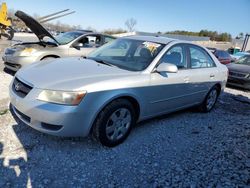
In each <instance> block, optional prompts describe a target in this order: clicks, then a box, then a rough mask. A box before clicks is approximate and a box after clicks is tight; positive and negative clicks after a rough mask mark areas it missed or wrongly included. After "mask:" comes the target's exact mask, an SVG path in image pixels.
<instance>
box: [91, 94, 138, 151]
mask: <svg viewBox="0 0 250 188" xmlns="http://www.w3.org/2000/svg"><path fill="white" fill-rule="evenodd" d="M135 121H136V119H135V111H134V108H133V105H132V104H131V103H130V102H129V101H127V100H125V99H118V100H115V101H113V102H111V103H110V104H108V105H107V106H106V107H105V108H104V109H103V110H102V111H101V112H100V113H99V115H98V117H97V119H96V121H95V124H94V127H93V136H94V138H96V139H97V140H98V141H100V142H101V144H102V145H104V146H108V147H114V146H116V145H118V144H120V143H122V142H123V141H124V140H125V139H126V138H127V137H128V135H129V133H130V131H131V128H132V127H133V125H134V124H135Z"/></svg>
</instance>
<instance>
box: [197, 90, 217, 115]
mask: <svg viewBox="0 0 250 188" xmlns="http://www.w3.org/2000/svg"><path fill="white" fill-rule="evenodd" d="M218 96H219V88H218V87H216V86H214V87H212V89H210V91H209V92H208V94H207V96H206V98H205V100H204V101H203V103H202V104H201V106H200V110H201V111H202V112H210V111H211V110H212V109H213V107H214V105H215V103H216V101H217V99H218Z"/></svg>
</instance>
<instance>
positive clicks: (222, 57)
mask: <svg viewBox="0 0 250 188" xmlns="http://www.w3.org/2000/svg"><path fill="white" fill-rule="evenodd" d="M213 54H214V55H215V57H217V59H218V60H219V61H220V63H222V64H229V63H231V62H232V60H233V59H232V57H231V56H230V54H229V53H228V52H227V51H224V50H218V49H216V50H215V51H214V52H213Z"/></svg>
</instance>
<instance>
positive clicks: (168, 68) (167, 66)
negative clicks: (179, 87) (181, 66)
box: [156, 62, 178, 73]
mask: <svg viewBox="0 0 250 188" xmlns="http://www.w3.org/2000/svg"><path fill="white" fill-rule="evenodd" d="M156 72H159V73H161V72H170V73H177V72H178V68H177V66H176V65H174V64H171V63H164V62H162V63H161V64H160V65H158V66H157V67H156Z"/></svg>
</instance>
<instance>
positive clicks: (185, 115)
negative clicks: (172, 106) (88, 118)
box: [0, 89, 250, 187]
mask: <svg viewBox="0 0 250 188" xmlns="http://www.w3.org/2000/svg"><path fill="white" fill-rule="evenodd" d="M239 95H241V96H239ZM235 97H236V98H239V97H240V98H244V99H245V100H247V101H250V92H244V91H238V90H235V89H226V91H225V93H223V94H222V95H221V97H220V99H219V101H218V103H217V105H216V107H215V109H214V110H213V111H212V112H210V113H208V114H203V113H198V112H196V111H194V110H192V109H190V110H185V111H182V112H178V113H174V114H170V115H166V116H163V117H159V118H154V119H152V120H148V121H145V122H142V123H140V124H139V125H138V126H136V127H135V128H134V130H133V131H132V133H131V135H130V136H129V138H128V139H127V140H126V141H125V142H124V143H123V144H121V145H119V146H117V147H115V148H112V149H110V148H104V147H102V146H101V145H99V144H98V143H96V142H95V141H93V140H92V139H91V138H77V139H75V138H58V137H53V136H49V135H45V134H42V133H39V132H37V131H35V130H33V129H32V128H30V127H28V126H26V125H24V124H23V123H20V122H18V123H16V121H15V120H14V119H13V118H12V116H11V113H10V112H7V113H6V114H4V115H1V116H0V154H1V152H2V154H1V155H0V165H1V167H0V187H24V186H28V187H31V186H32V187H48V186H49V187H249V186H250V117H249V115H250V104H249V103H244V102H240V101H239V100H235ZM2 146H3V151H2V149H1V148H2Z"/></svg>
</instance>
